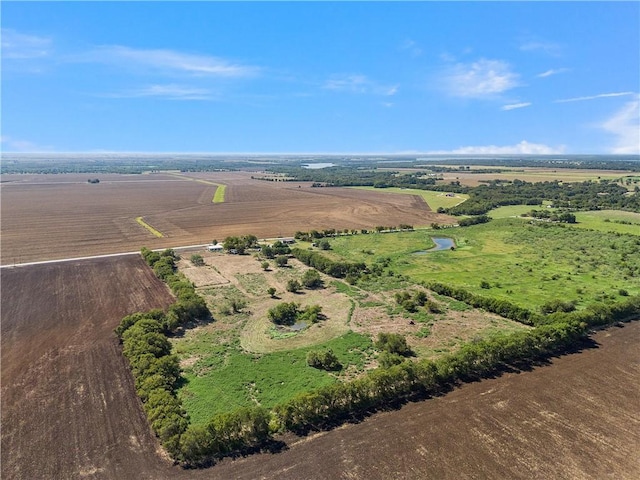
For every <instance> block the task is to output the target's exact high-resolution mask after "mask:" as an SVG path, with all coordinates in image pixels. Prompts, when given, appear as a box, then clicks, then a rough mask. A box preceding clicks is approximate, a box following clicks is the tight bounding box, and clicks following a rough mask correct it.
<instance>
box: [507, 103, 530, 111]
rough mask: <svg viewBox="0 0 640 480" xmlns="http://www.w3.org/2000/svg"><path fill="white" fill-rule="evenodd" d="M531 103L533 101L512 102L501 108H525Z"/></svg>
mask: <svg viewBox="0 0 640 480" xmlns="http://www.w3.org/2000/svg"><path fill="white" fill-rule="evenodd" d="M530 105H531V102H522V103H512V104H510V105H503V106H502V108H500V110H507V111H508V110H515V109H517V108H524V107H528V106H530Z"/></svg>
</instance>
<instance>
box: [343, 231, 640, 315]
mask: <svg viewBox="0 0 640 480" xmlns="http://www.w3.org/2000/svg"><path fill="white" fill-rule="evenodd" d="M430 236H449V237H452V238H454V239H455V241H456V244H457V246H458V248H457V249H456V250H455V251H449V250H446V251H441V252H433V253H428V254H425V255H411V252H412V251H415V250H417V249H421V248H423V246H425V245H427V244H428V239H429V237H430ZM332 247H333V249H334V254H335V255H340V256H344V257H345V258H348V259H350V260H352V261H359V260H360V261H365V262H367V263H368V264H372V263H375V262H378V261H381V260H382V259H385V258H386V259H389V260H388V261H390V267H391V268H392V269H394V270H395V271H397V272H399V273H401V274H404V275H407V276H409V277H410V278H411V279H412V280H415V281H418V282H429V281H438V282H443V283H447V284H452V285H456V286H460V287H464V288H467V289H469V290H471V291H473V292H475V293H477V294H481V295H485V296H492V297H497V298H503V299H506V300H510V301H512V302H515V303H517V304H519V305H522V306H525V307H528V308H532V309H536V310H537V309H538V308H539V307H540V305H542V304H543V303H545V302H547V301H549V300H552V299H562V300H575V301H576V302H577V304H578V306H584V305H586V304H588V303H589V302H591V301H594V300H598V299H600V300H602V299H605V298H614V297H616V296H617V295H618V291H619V290H620V289H623V290H627V291H628V292H629V293H630V294H637V293H640V282H639V281H638V275H640V270H639V267H640V238H638V237H635V236H632V235H623V236H622V235H618V234H616V233H607V232H593V231H587V230H582V229H580V228H576V227H571V226H561V225H553V224H548V223H544V222H540V223H538V224H534V225H530V224H529V223H528V222H527V221H526V220H522V219H499V220H494V221H492V222H490V223H487V224H483V225H475V226H471V227H464V228H455V229H446V230H437V231H428V230H423V231H417V232H406V233H401V234H371V235H360V236H354V237H343V238H337V239H335V240H333V241H332ZM427 248H428V247H427ZM365 252H367V253H365ZM632 275H634V276H632ZM483 281H485V282H488V283H489V285H490V288H489V289H486V288H481V287H480V284H481V282H483Z"/></svg>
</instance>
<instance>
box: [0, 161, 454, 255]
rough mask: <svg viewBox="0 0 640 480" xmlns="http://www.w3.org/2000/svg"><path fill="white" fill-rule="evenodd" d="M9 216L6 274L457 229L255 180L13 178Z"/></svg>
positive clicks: (341, 192)
mask: <svg viewBox="0 0 640 480" xmlns="http://www.w3.org/2000/svg"><path fill="white" fill-rule="evenodd" d="M219 184H223V185H226V186H227V188H226V193H225V201H224V202H222V203H212V202H211V198H212V197H213V195H214V193H215V191H216V189H217V188H218V187H217V185H219ZM298 187H300V188H298ZM1 209H2V212H1V214H2V224H1V225H0V234H1V235H2V245H1V251H0V253H1V262H2V264H3V265H9V264H14V263H25V262H30V261H37V260H51V259H59V258H68V257H79V256H88V255H99V254H109V253H121V252H127V251H136V250H139V249H140V248H141V247H142V246H148V247H149V248H167V247H176V246H181V245H194V244H204V243H206V242H207V241H210V240H209V239H211V238H214V237H218V238H225V237H226V236H230V235H246V234H253V235H256V236H258V237H260V238H273V237H283V238H284V237H287V236H292V235H293V234H294V233H295V232H296V231H298V230H302V231H308V230H311V229H317V230H323V229H328V228H336V229H345V228H349V229H361V228H368V229H371V228H373V227H374V226H375V225H395V224H398V223H406V224H410V225H416V226H419V225H429V224H431V223H432V222H437V223H440V224H447V223H454V220H453V219H452V218H451V217H449V216H447V215H441V214H437V213H434V212H433V211H431V209H430V208H429V205H428V204H427V203H426V202H425V201H424V200H423V199H422V198H419V197H416V196H413V195H393V194H383V193H380V192H369V191H357V190H353V189H347V188H322V189H319V188H311V184H309V183H297V182H264V181H260V180H254V179H252V178H251V173H250V172H216V173H193V174H188V175H187V174H182V175H171V174H163V173H157V174H146V175H115V174H111V175H103V176H101V179H100V184H99V185H90V184H88V183H87V181H86V177H84V176H81V175H75V174H64V175H7V176H4V177H3V187H2V205H1ZM137 218H143V219H144V222H145V223H146V224H147V225H149V226H150V227H151V228H153V229H154V230H155V231H157V232H159V233H161V234H162V237H159V236H155V235H153V233H151V232H150V231H149V230H148V229H145V228H144V227H142V226H141V225H140V224H139V223H138V222H137V221H136V219H137Z"/></svg>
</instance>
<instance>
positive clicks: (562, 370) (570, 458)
mask: <svg viewBox="0 0 640 480" xmlns="http://www.w3.org/2000/svg"><path fill="white" fill-rule="evenodd" d="M1 275H2V277H1V281H2V291H1V300H2V312H1V322H2V323H1V326H2V340H1V341H2V345H1V346H2V400H3V402H2V458H1V461H2V462H1V463H2V466H1V474H2V478H3V479H23V478H29V479H44V478H47V479H48V478H63V479H66V478H73V479H76V478H100V479H103V478H104V479H121V478H142V479H145V478H148V479H174V478H184V479H192V478H194V479H198V478H217V479H229V478H234V479H256V478H264V479H271V478H273V479H275V478H277V479H285V480H286V479H300V478H304V479H334V478H335V479H338V478H344V479H347V478H349V479H367V480H368V479H373V480H375V479H403V478H407V479H409V478H411V479H415V478H421V479H427V478H436V479H459V478H513V479H532V478H535V479H549V478H554V479H555V478H567V479H569V478H571V479H575V478H578V479H580V478H584V479H591V478H598V479H602V478H615V479H635V478H638V477H639V476H640V461H639V459H638V455H637V453H638V451H639V450H640V407H639V405H640V388H639V385H640V351H639V350H638V348H637V345H638V342H639V341H640V322H633V323H631V324H627V325H625V326H624V327H621V328H615V327H614V328H611V329H609V330H606V331H601V332H599V333H597V334H595V335H594V337H593V339H594V342H595V343H594V347H593V348H587V349H585V350H584V351H583V352H581V353H579V354H574V355H566V356H563V357H560V358H556V359H553V361H552V362H551V365H549V366H543V367H536V368H535V369H533V370H532V371H529V372H522V373H510V374H506V375H503V376H501V377H499V378H496V379H491V380H485V381H482V382H476V383H473V384H467V385H464V386H462V387H460V388H458V389H456V390H454V391H453V392H450V393H449V394H447V395H445V396H442V397H438V398H434V399H430V400H426V401H423V402H418V403H411V404H408V405H405V406H404V407H403V408H401V409H399V410H396V411H389V412H383V413H379V414H376V415H374V416H372V417H370V418H368V419H366V420H364V421H362V422H361V423H359V424H355V425H346V426H344V427H341V428H338V429H335V430H332V431H329V432H322V433H318V434H314V435H310V436H308V437H303V438H299V437H295V436H287V437H284V438H282V441H283V442H284V443H285V445H286V446H284V448H283V449H282V450H281V451H280V452H279V453H262V454H256V455H252V456H248V457H244V458H238V459H227V460H224V461H222V462H221V463H220V464H218V465H216V466H214V467H212V468H209V469H206V470H198V471H192V470H191V471H185V470H182V469H180V468H179V467H175V466H172V465H171V464H170V463H169V462H168V461H167V460H166V459H164V458H163V457H162V456H161V455H160V453H159V452H158V450H157V442H156V441H155V439H154V438H153V436H152V434H151V432H150V430H149V427H148V426H147V423H146V420H145V418H144V415H143V413H142V410H141V407H140V403H139V401H138V400H137V398H136V397H135V391H134V389H133V382H132V379H131V376H130V374H129V371H128V367H127V365H126V361H125V360H124V359H123V357H122V356H121V353H120V350H119V347H118V345H117V340H116V338H115V336H114V334H113V333H112V329H113V328H114V327H115V326H116V325H117V323H118V321H119V320H120V318H121V317H122V316H123V315H125V314H127V313H130V312H132V311H136V310H140V309H147V308H151V307H159V306H165V305H167V303H168V302H170V296H169V294H168V291H167V290H166V288H165V287H164V286H163V285H162V284H161V283H159V282H158V281H157V280H156V279H155V278H154V277H153V276H152V275H151V273H150V272H149V270H148V269H147V268H146V267H145V266H144V264H143V262H142V260H140V259H138V258H136V259H134V258H131V257H129V258H117V259H101V260H90V261H81V262H68V263H59V264H50V265H37V266H28V267H19V268H9V269H2V271H1Z"/></svg>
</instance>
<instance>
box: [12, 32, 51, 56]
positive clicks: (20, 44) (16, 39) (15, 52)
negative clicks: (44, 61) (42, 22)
mask: <svg viewBox="0 0 640 480" xmlns="http://www.w3.org/2000/svg"><path fill="white" fill-rule="evenodd" d="M1 33H2V58H4V59H9V58H11V59H27V58H41V57H46V56H47V55H49V53H50V51H51V44H52V41H51V39H50V38H48V37H39V36H36V35H26V34H23V33H18V32H16V31H15V30H12V29H8V28H3V29H2V32H1Z"/></svg>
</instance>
